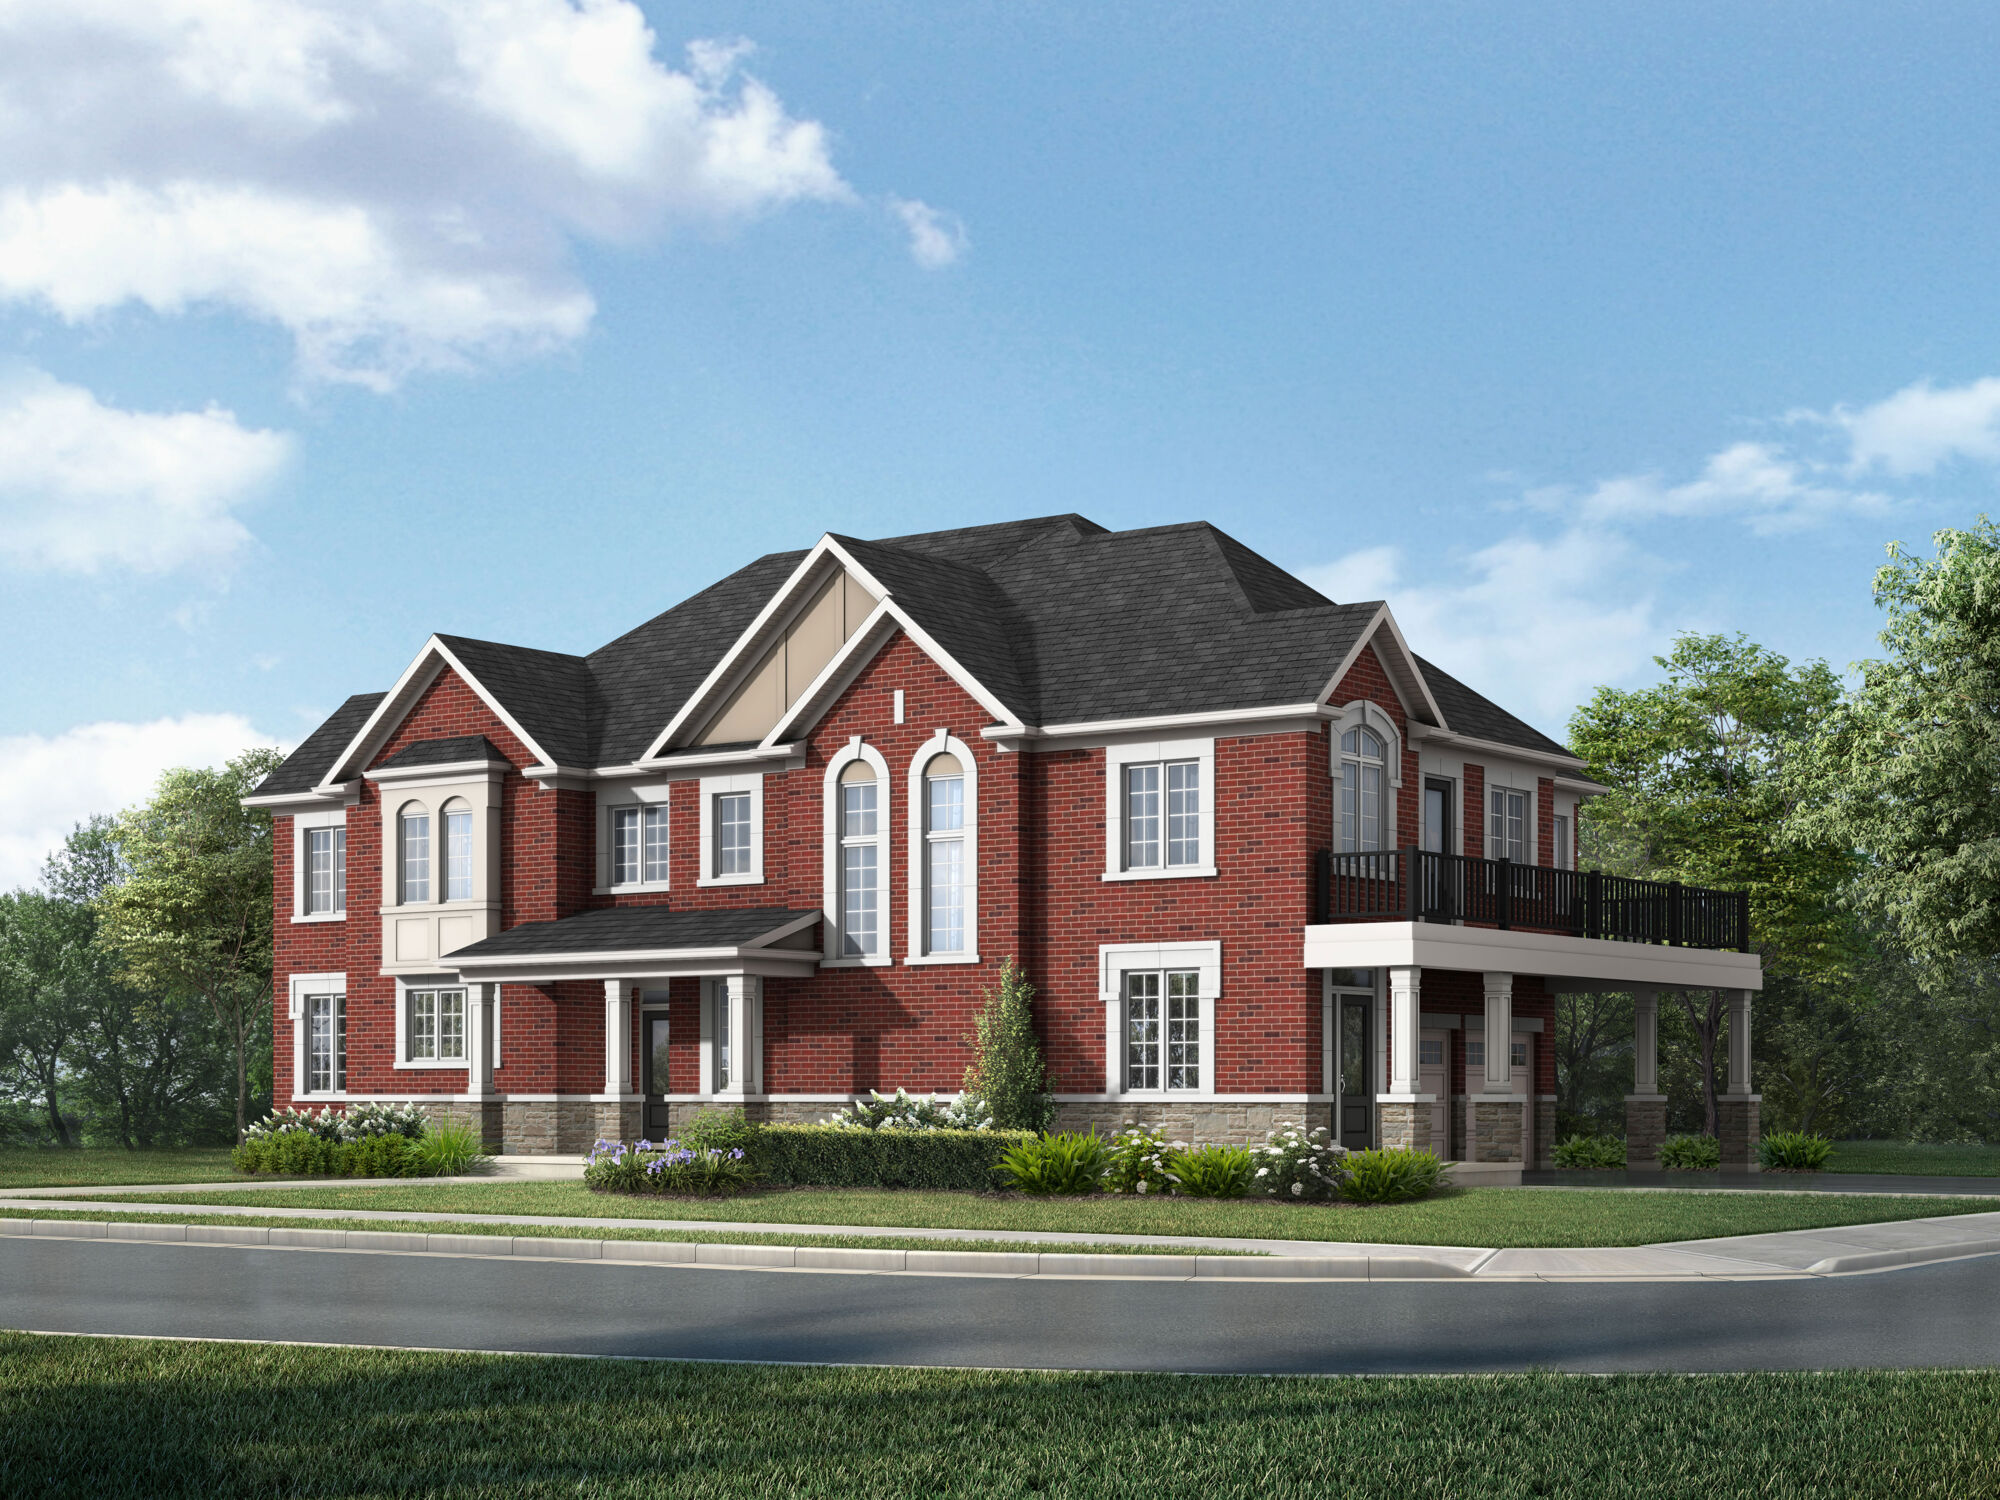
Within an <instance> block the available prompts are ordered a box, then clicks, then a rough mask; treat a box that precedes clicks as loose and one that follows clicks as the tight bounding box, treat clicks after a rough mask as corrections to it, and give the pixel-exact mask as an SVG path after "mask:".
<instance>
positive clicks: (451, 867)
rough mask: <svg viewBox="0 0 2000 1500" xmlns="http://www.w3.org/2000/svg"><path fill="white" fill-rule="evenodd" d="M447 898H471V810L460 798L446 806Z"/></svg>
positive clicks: (445, 867)
mask: <svg viewBox="0 0 2000 1500" xmlns="http://www.w3.org/2000/svg"><path fill="white" fill-rule="evenodd" d="M444 899H445V900H447V901H470V900H471V899H472V809H471V807H469V806H468V805H467V804H466V802H465V800H464V799H463V798H460V797H454V798H452V800H451V801H449V802H447V803H445V805H444Z"/></svg>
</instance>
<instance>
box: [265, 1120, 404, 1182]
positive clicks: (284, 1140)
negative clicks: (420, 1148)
mask: <svg viewBox="0 0 2000 1500" xmlns="http://www.w3.org/2000/svg"><path fill="white" fill-rule="evenodd" d="M231 1161H232V1163H233V1164H234V1165H235V1167H236V1170H237V1171H239V1172H251V1173H266V1174H270V1175H273V1176H279V1177H414V1176H416V1175H417V1174H418V1172H419V1170H420V1167H419V1162H418V1158H417V1151H416V1148H415V1147H414V1146H412V1145H411V1143H410V1140H409V1138H408V1137H407V1136H402V1135H372V1136H369V1137H367V1138H366V1139H363V1140H358V1141H337V1140H329V1139H328V1138H327V1137H325V1136H322V1135H320V1134H318V1133H317V1132H316V1131H314V1130H312V1129H310V1128H307V1129H286V1130H277V1131H267V1132H266V1133H265V1134H263V1135H258V1136H251V1137H250V1138H249V1139H247V1140H245V1141H244V1142H243V1144H242V1145H240V1146H238V1147H237V1148H236V1151H235V1154H234V1155H233V1156H232V1157H231Z"/></svg>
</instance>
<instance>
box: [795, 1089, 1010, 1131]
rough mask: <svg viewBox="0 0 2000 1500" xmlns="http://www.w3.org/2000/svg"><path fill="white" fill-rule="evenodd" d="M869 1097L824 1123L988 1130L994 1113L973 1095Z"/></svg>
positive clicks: (904, 1093)
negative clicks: (950, 1096) (949, 1097)
mask: <svg viewBox="0 0 2000 1500" xmlns="http://www.w3.org/2000/svg"><path fill="white" fill-rule="evenodd" d="M868 1095H869V1097H868V1098H866V1099H860V1100H857V1101H855V1103H854V1105H853V1106H852V1107H851V1108H848V1109H844V1110H842V1111H841V1112H840V1113H838V1114H836V1115H831V1116H829V1117H828V1118H827V1121H826V1123H827V1124H829V1125H835V1126H838V1127H840V1128H841V1129H843V1130H991V1129H992V1128H993V1111H992V1110H990V1109H988V1108H987V1107H986V1105H985V1102H984V1101H983V1100H981V1099H979V1098H978V1097H976V1096H975V1095H972V1094H960V1095H959V1096H958V1097H957V1098H956V1099H947V1098H946V1097H945V1096H944V1095H943V1094H911V1093H909V1092H908V1091H906V1090H904V1089H897V1090H896V1092H895V1093H893V1094H883V1093H878V1092H877V1091H876V1090H874V1089H870V1090H869V1091H868Z"/></svg>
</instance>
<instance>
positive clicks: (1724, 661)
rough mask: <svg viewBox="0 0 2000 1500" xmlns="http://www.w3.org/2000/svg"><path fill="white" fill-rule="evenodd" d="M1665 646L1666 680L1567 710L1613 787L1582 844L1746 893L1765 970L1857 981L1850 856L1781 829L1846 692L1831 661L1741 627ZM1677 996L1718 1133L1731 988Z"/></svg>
mask: <svg viewBox="0 0 2000 1500" xmlns="http://www.w3.org/2000/svg"><path fill="white" fill-rule="evenodd" d="M1656 660H1657V661H1658V663H1659V665H1660V667H1661V669H1662V670H1663V672H1664V674H1665V675H1664V678H1663V680H1662V681H1661V682H1659V683H1658V684H1656V685H1655V686H1652V687H1648V688H1640V689H1634V690H1625V689H1618V688H1608V687H1607V688H1600V689H1598V691H1597V693H1596V695H1595V696H1594V697H1593V698H1592V699H1591V701H1590V702H1589V703H1587V704H1585V705H1584V706H1583V707H1582V708H1580V709H1578V710H1577V712H1576V714H1575V716H1574V717H1573V718H1572V719H1571V720H1570V741H1571V744H1572V745H1573V746H1574V747H1575V749H1576V751H1577V753H1578V754H1579V755H1581V756H1582V757H1583V758H1584V759H1585V760H1586V761H1587V762H1588V763H1589V765H1590V774H1591V776H1592V777H1593V778H1595V779H1596V780H1598V781H1600V782H1602V783H1604V784H1605V785H1606V786H1608V787H1609V788H1610V789H1611V790H1610V791H1609V793H1607V794H1606V795H1604V796H1600V797H1596V798H1593V799H1592V800H1591V801H1590V802H1589V803H1588V804H1587V805H1586V807H1585V810H1584V820H1585V827H1586V830H1587V836H1586V837H1587V843H1588V844H1589V846H1590V847H1591V848H1592V849H1593V850H1594V851H1595V852H1597V853H1598V854H1599V855H1600V856H1603V855H1607V854H1608V855H1610V856H1611V859H1610V860H1609V861H1608V862H1609V863H1610V864H1611V865H1612V867H1613V868H1621V867H1622V868H1623V869H1624V870H1625V872H1626V873H1630V874H1636V875H1644V876H1647V877H1649V878H1653V879H1661V880H1678V881H1683V882H1685V883H1687V884H1690V885H1703V886H1711V887H1716V888H1720V889H1723V890H1736V891H1744V892H1746V893H1747V894H1748V896H1749V904H1750V926H1751V933H1752V937H1753V940H1754V942H1755V945H1756V947H1757V950H1758V952H1759V954H1760V956H1761V957H1762V959H1763V962H1764V966H1765V969H1766V970H1767V972H1768V971H1771V970H1778V971H1781V972H1782V973H1784V974H1786V975H1788V976H1790V977H1791V978H1792V979H1793V980H1795V981H1797V982H1799V983H1801V984H1804V985H1809V986H1817V987H1819V988H1821V989H1826V988H1829V987H1832V988H1837V987H1839V986H1841V985H1843V984H1846V983H1848V982H1850V969H1851V963H1852V957H1853V950H1854V940H1853V932H1852V927H1853V924H1852V921H1851V919H1850V918H1849V917H1848V916H1847V915H1846V914H1845V913H1844V912H1843V911H1842V910H1841V909H1840V908H1839V906H1838V904H1837V902H1836V899H1835V898H1836V896H1837V894H1838V893H1839V892H1840V890H1841V889H1842V888H1843V886H1844V885H1845V884H1846V883H1847V881H1848V880H1849V879H1850V878H1851V876H1852V873H1853V863H1854V862H1853V858H1852V855H1851V853H1850V852H1849V850H1848V848H1847V846H1846V845H1844V844H1841V843H1840V842H1838V841H1833V840H1827V839H1823V838H1822V839H1813V838H1795V837H1788V836H1786V833H1785V829H1786V820H1787V818H1788V817H1789V816H1790V814H1791V813H1792V812H1793V810H1794V801H1795V795H1796V789H1795V783H1794V782H1793V780H1792V772H1793V767H1794V763H1795V762H1796V761H1797V759H1798V758H1799V757H1800V756H1801V755H1802V754H1803V753H1804V747H1805V746H1806V745H1807V743H1808V742H1809V741H1810V740H1811V738H1812V736H1813V734H1814V733H1815V732H1816V730H1817V728H1818V726H1819V724H1820V722H1821V720H1822V719H1823V718H1824V717H1825V716H1826V715H1827V714H1829V713H1830V712H1832V710H1833V708H1834V706H1835V704H1836V703H1837V702H1838V701H1839V698H1840V683H1839V680H1838V679H1837V678H1836V677H1835V676H1834V674H1833V672H1832V670H1831V669H1830V668H1829V667H1828V666H1827V665H1826V663H1824V662H1817V661H1816V662H1809V663H1807V664H1805V665H1804V666H1802V667H1798V668H1794V667H1793V666H1792V665H1791V663H1790V662H1788V661H1787V660H1786V659H1785V658H1784V657H1782V656H1779V655H1778V654H1777V653H1775V652H1772V651H1768V650H1766V649H1765V648H1763V647H1762V646H1758V645H1756V644H1754V643H1752V642H1750V641H1748V640H1746V639H1745V638H1744V637H1743V636H1741V635H1735V636H1723V635H1695V634H1687V635H1683V636H1681V637H1680V638H1679V639H1678V640H1676V641H1675V643H1674V648H1673V650H1672V651H1671V652H1669V653H1668V654H1667V655H1666V656H1663V657H1658V658H1656ZM1678 998H1679V1001H1680V1004H1681V1006H1682V1008H1683V1010H1684V1013H1685V1017H1686V1020H1687V1022H1688V1025H1689V1028H1690V1030H1691V1033H1692V1036H1693V1039H1694V1044H1695V1046H1696V1048H1697V1049H1698V1051H1699V1054H1700V1057H1699V1078H1700V1090H1701V1097H1702V1105H1703V1117H1704V1122H1705V1126H1706V1128H1707V1129H1709V1130H1711V1131H1712V1130H1714V1128H1715V1096H1716V1061H1717V1057H1718V1055H1719V1048H1720V1041H1721V1036H1722V1029H1723V1021H1724V1014H1725V1006H1724V1003H1723V997H1722V995H1721V994H1719V993H1710V994H1706V995H1704V996H1703V997H1702V998H1700V999H1697V998H1696V997H1695V996H1694V995H1692V994H1689V993H1685V992H1683V993H1681V994H1680V995H1679V996H1678Z"/></svg>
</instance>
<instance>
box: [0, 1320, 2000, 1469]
mask: <svg viewBox="0 0 2000 1500" xmlns="http://www.w3.org/2000/svg"><path fill="white" fill-rule="evenodd" d="M1996 1488H2000V1375H1996V1374H1995V1373H1994V1372H1991V1371H1975V1372H1946V1371H1936V1372H1910V1373H1850V1374H1829V1375H1793V1374H1785V1375H1715V1376H1699V1377H1686V1376H1665V1375H1622V1376H1616V1377H1611V1378H1608V1379H1600V1378H1593V1377H1589V1376H1557V1375H1520V1376H1474V1377H1446V1378H1428V1379H1418V1378H1390V1379H1370V1380H1359V1379H1308V1378H1300V1377H1278V1378H1268V1379H1267V1378H1252V1377H1221V1378H1217V1377H1190V1376H1175V1375H1070V1374H1033V1373H1018V1372H1004V1371H961V1370H897V1369H865V1368H864V1369H853V1368H845V1369H827V1368H786V1367H774V1366H764V1365H695V1364H681V1363H667V1362H659V1363H631V1362H618V1361H603V1360H573V1359H550V1358H541V1357H535V1356H529V1355H476V1354H424V1353H410V1352H398V1351H386V1350H381V1351H378V1350H365V1349H313V1348H296V1347H284V1346H273V1345H237V1344H200V1343H180V1342H171V1341H150V1340H133V1339H94V1338H61V1337H47V1336H37V1335H30V1334H5V1333H0V1492H5V1493H7V1494H15V1495H28V1494H36V1495H42V1494H48V1495H55V1494H63V1495H89V1496H91V1497H93V1500H112V1497H117V1496H126V1495H133V1496H149V1497H150V1496H180V1495H189V1496H206V1495H217V1494H232V1495H250V1494H262V1495H348V1494H365V1495H387V1494H423V1495H444V1494H453V1495H473V1494H477V1495H481V1496H489V1495H492V1496H504V1497H538V1496H550V1497H553V1496H557V1495H563V1496H574V1495H590V1496H622V1495H630V1496H654V1495H664V1496H677V1495H689V1496H700V1497H703V1500H730V1497H765V1496H780V1495H781V1496H788V1497H789V1496H827V1497H837V1496H867V1497H870V1500H873V1497H879V1496H884V1495H919V1494H921V1495H926V1496H980V1497H988V1496H991V1497H1001V1500H1005V1497H1011V1496H1025V1495H1036V1496H1044V1497H1056V1500H1066V1497H1083V1496H1088V1497H1092V1500H1098V1497H1103V1500H1123V1497H1134V1500H1137V1497H1146V1500H1172V1497H1177V1496H1193V1497H1199V1500H1234V1497H1239V1496H1245V1497H1247V1496H1262V1495H1297V1494H1313V1493H1328V1494H1340V1495H1343V1496H1348V1497H1357V1500H1365V1497H1370V1496H1384V1497H1391V1496H1392V1497H1395V1500H1412V1497H1424V1496H1445V1495H1479V1496H1482V1497H1492V1500H1512V1497H1516V1496H1545V1497H1554V1500H1583V1497H1591V1500H1599V1497H1603V1500H1625V1497H1641V1496H1644V1497H1657V1500H1677V1497H1696V1496H1700V1497H1707V1496H1714V1495H1748V1494H1754V1495H1757V1496H1760V1497H1765V1500H1804V1497H1809V1496H1810V1497H1820V1496H1858V1495H1894V1496H1899V1497H1900V1496H1908V1497H1922V1500H1928V1497H1947V1496H1965V1495H1984V1494H1992V1493H1994V1492H1995V1490H1996Z"/></svg>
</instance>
